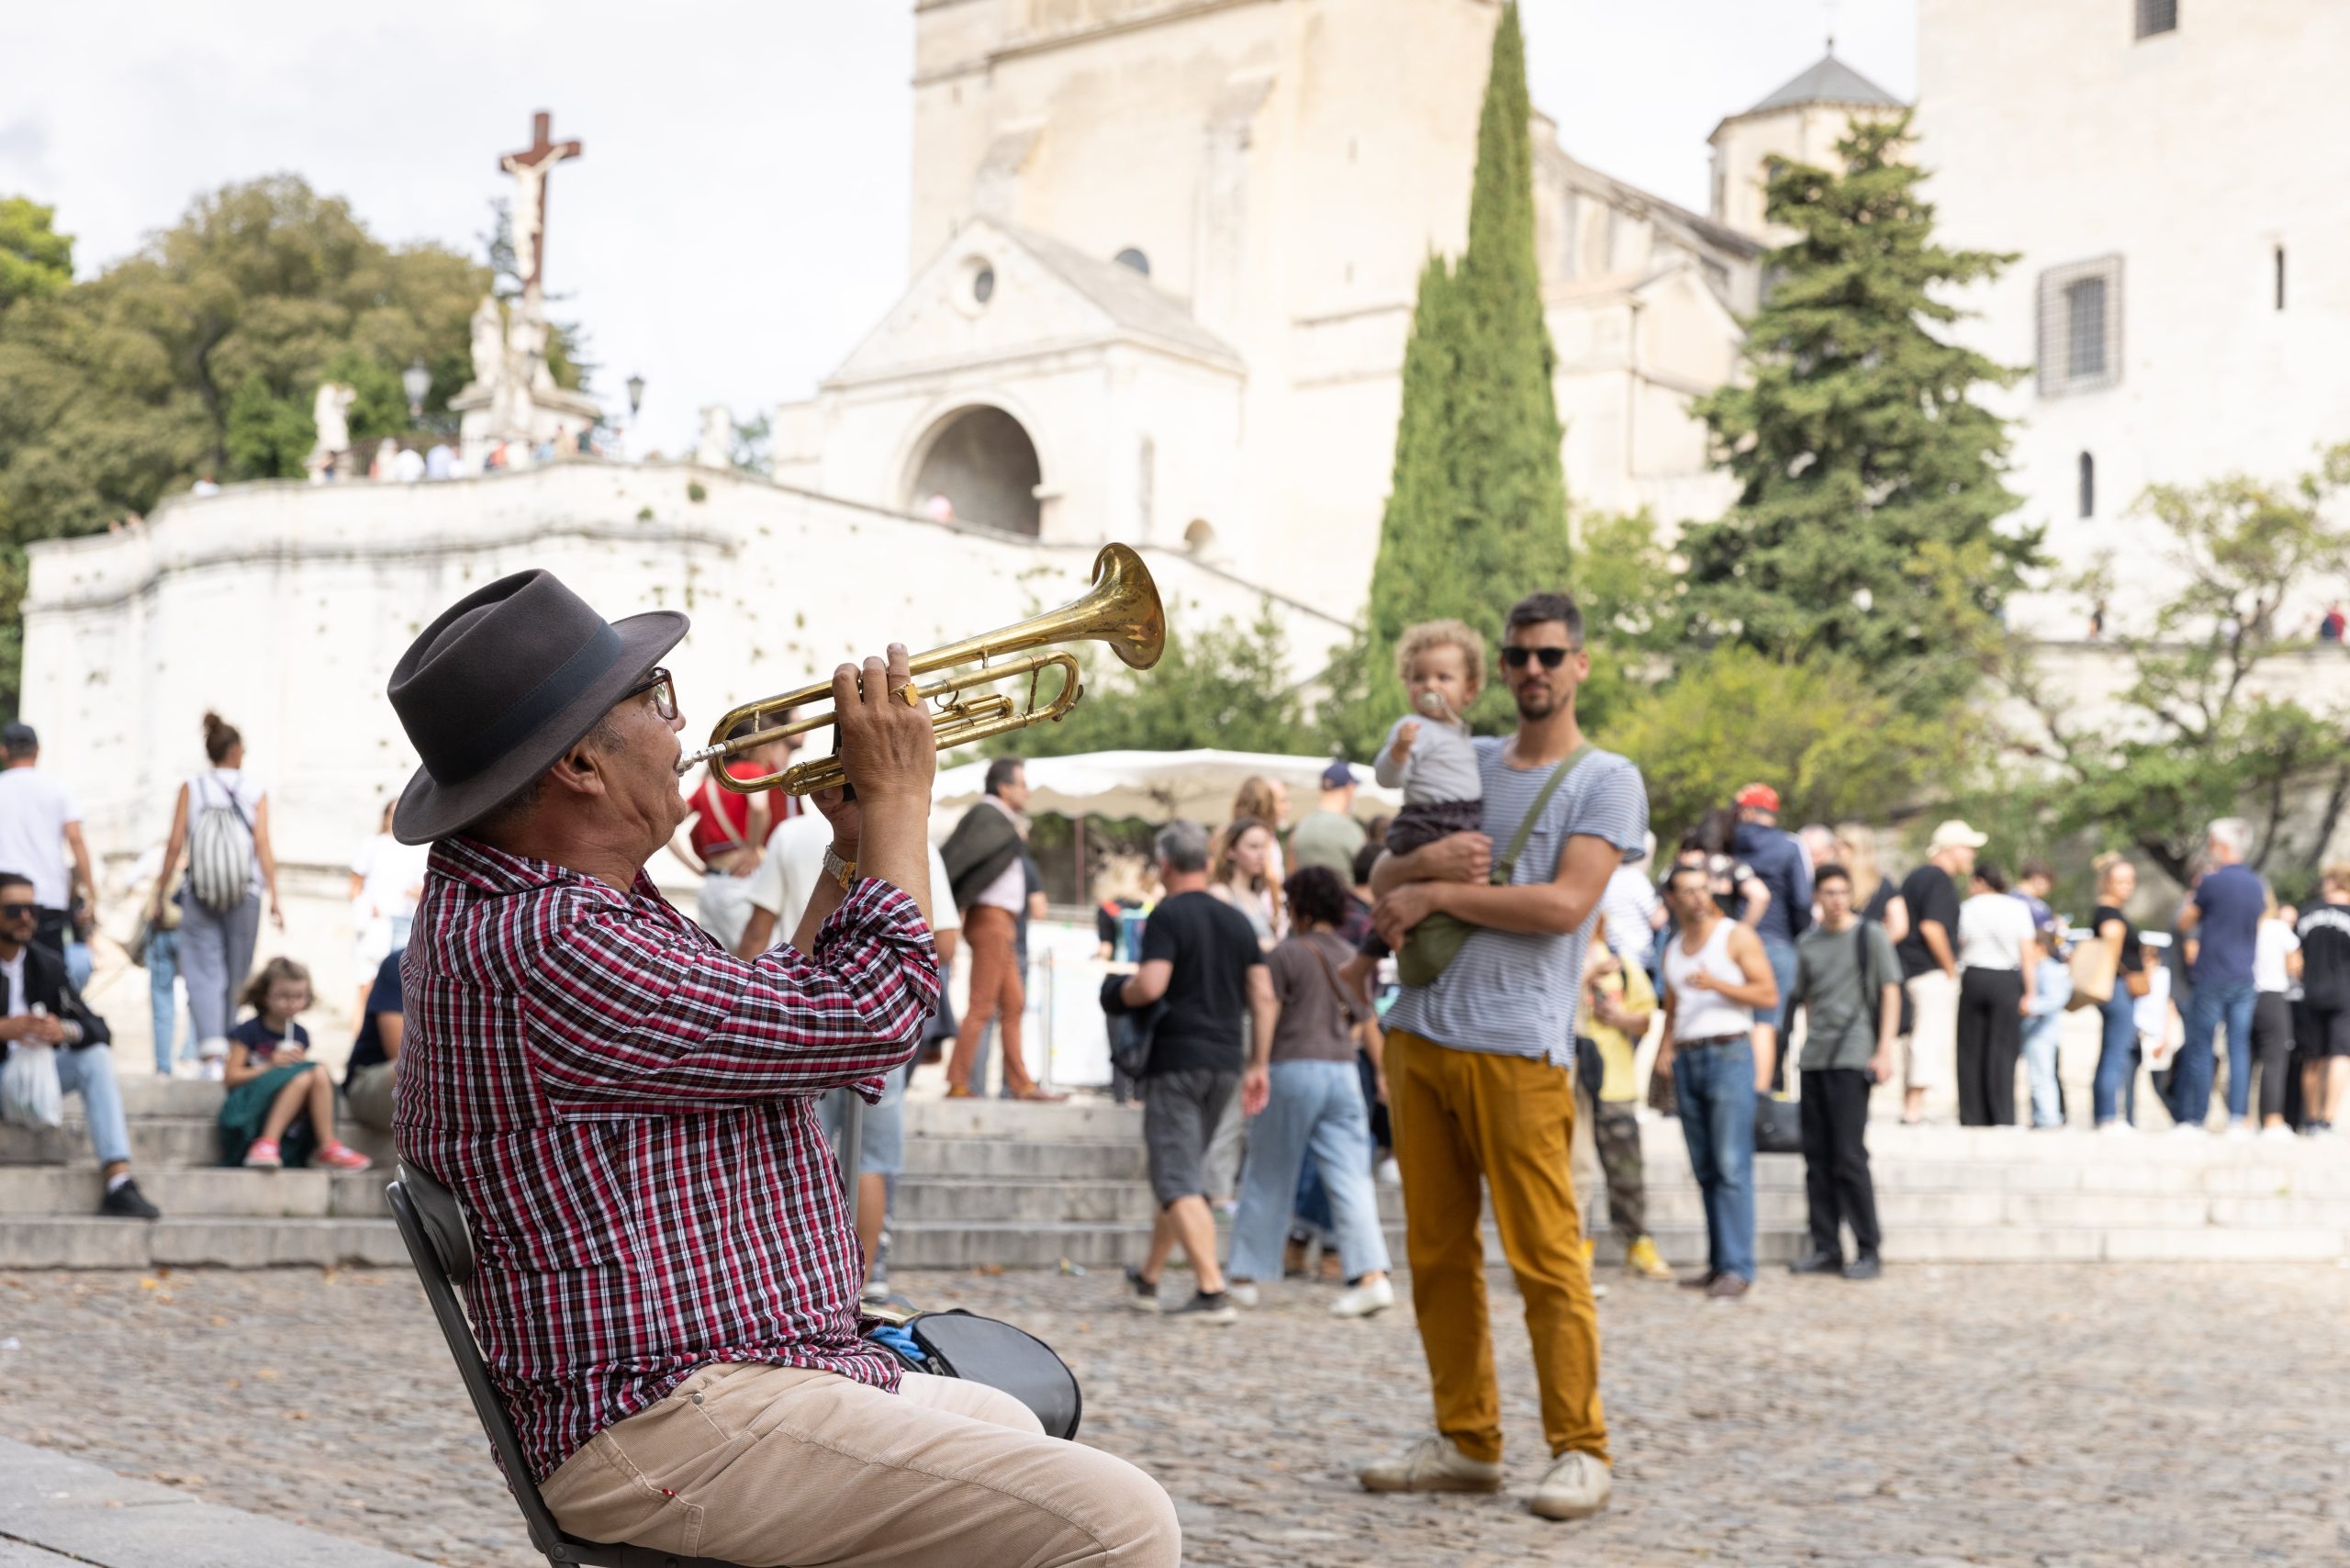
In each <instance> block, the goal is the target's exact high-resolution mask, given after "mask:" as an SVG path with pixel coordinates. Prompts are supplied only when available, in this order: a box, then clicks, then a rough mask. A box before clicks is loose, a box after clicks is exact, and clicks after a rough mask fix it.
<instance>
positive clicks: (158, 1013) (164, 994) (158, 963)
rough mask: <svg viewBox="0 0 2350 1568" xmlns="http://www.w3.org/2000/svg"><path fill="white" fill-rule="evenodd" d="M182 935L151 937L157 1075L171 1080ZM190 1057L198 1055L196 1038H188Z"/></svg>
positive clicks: (149, 957)
mask: <svg viewBox="0 0 2350 1568" xmlns="http://www.w3.org/2000/svg"><path fill="white" fill-rule="evenodd" d="M179 979H180V934H179V933H178V932H176V931H162V930H155V931H150V932H149V933H148V934H147V995H148V1000H149V1001H150V1002H151V1003H152V1005H153V1007H154V1013H155V1075H156V1076H157V1077H158V1078H169V1077H171V1075H172V1062H173V1058H174V1056H175V1055H177V1054H178V1053H177V1052H175V1051H174V1049H173V1047H175V1046H177V1045H178V1043H179V1012H180V993H179ZM187 1043H188V1048H187V1052H186V1054H187V1055H189V1056H191V1057H192V1056H194V1055H195V1054H196V1036H195V1035H194V1034H193V1033H190V1034H189V1036H188V1041H187Z"/></svg>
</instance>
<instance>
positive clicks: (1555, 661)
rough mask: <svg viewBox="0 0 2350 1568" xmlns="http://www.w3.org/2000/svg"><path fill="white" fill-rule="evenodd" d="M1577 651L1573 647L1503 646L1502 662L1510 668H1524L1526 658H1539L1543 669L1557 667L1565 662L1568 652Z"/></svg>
mask: <svg viewBox="0 0 2350 1568" xmlns="http://www.w3.org/2000/svg"><path fill="white" fill-rule="evenodd" d="M1577 651H1578V650H1576V649H1573V648H1504V649H1503V650H1502V663H1504V664H1505V665H1507V666H1509V667H1510V668H1512V669H1524V668H1525V667H1526V664H1527V660H1528V659H1540V660H1541V661H1542V667H1543V668H1544V669H1557V668H1558V667H1559V666H1561V665H1562V664H1565V663H1566V662H1567V655H1569V654H1572V653H1575V652H1577Z"/></svg>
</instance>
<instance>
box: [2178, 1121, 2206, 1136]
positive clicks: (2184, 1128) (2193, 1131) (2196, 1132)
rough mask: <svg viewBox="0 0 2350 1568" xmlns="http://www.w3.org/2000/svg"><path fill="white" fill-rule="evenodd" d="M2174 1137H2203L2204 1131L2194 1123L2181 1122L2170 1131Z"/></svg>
mask: <svg viewBox="0 0 2350 1568" xmlns="http://www.w3.org/2000/svg"><path fill="white" fill-rule="evenodd" d="M2170 1133H2171V1137H2202V1136H2203V1129H2202V1128H2201V1127H2199V1126H2196V1125H2195V1124H2194V1123H2193V1122H2181V1123H2179V1124H2178V1125H2177V1126H2174V1127H2173V1128H2171V1130H2170Z"/></svg>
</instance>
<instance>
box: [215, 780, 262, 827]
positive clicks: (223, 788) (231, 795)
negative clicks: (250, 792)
mask: <svg viewBox="0 0 2350 1568" xmlns="http://www.w3.org/2000/svg"><path fill="white" fill-rule="evenodd" d="M212 787H213V788H214V789H216V790H219V791H220V794H221V797H222V799H224V800H226V801H228V802H229V810H230V811H232V812H236V813H237V820H238V821H239V822H241V823H244V824H245V836H246V837H247V838H252V839H258V838H259V836H260V835H259V834H256V833H254V832H253V824H252V818H250V817H248V816H246V815H245V806H244V802H243V801H240V800H238V799H237V792H236V791H235V790H231V789H229V786H227V785H226V784H223V783H221V782H220V770H219V769H218V768H217V767H216V768H214V769H213V770H212Z"/></svg>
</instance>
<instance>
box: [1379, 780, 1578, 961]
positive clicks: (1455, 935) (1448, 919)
mask: <svg viewBox="0 0 2350 1568" xmlns="http://www.w3.org/2000/svg"><path fill="white" fill-rule="evenodd" d="M1590 755H1591V747H1590V745H1588V744H1586V745H1579V746H1577V747H1575V749H1574V751H1573V752H1572V754H1570V755H1569V756H1565V757H1563V758H1561V760H1560V762H1559V764H1558V766H1557V767H1553V768H1552V769H1551V770H1550V778H1548V779H1547V780H1545V781H1544V783H1543V785H1542V789H1541V790H1540V792H1539V793H1538V794H1537V795H1536V796H1535V797H1534V803H1533V804H1532V805H1531V806H1529V807H1527V812H1526V816H1525V818H1524V820H1522V821H1521V822H1519V823H1518V824H1517V833H1516V835H1515V836H1513V837H1512V838H1511V839H1510V841H1509V847H1508V848H1507V849H1505V850H1504V851H1503V852H1502V857H1501V858H1500V859H1498V860H1496V861H1494V869H1493V872H1492V874H1491V875H1490V876H1488V877H1487V878H1486V880H1487V881H1488V882H1490V883H1491V884H1492V885H1493V886H1494V887H1497V888H1505V887H1507V886H1508V885H1509V881H1510V878H1511V877H1512V876H1513V875H1514V874H1515V873H1516V870H1517V857H1518V856H1519V855H1521V854H1522V853H1524V852H1525V849H1526V840H1527V837H1528V836H1529V835H1530V834H1532V833H1533V832H1534V824H1535V823H1538V822H1539V821H1541V820H1542V813H1543V812H1544V811H1545V810H1546V809H1547V808H1548V807H1549V806H1550V797H1551V796H1553V795H1555V794H1557V793H1558V792H1559V786H1560V785H1561V784H1563V783H1565V782H1566V780H1567V775H1568V774H1570V773H1572V772H1573V771H1574V770H1575V769H1576V768H1577V767H1580V766H1582V763H1583V758H1584V757H1586V756H1590ZM1476 929H1477V927H1476V926H1474V925H1472V924H1470V923H1469V922H1468V921H1465V920H1462V919H1460V918H1459V917H1457V916H1454V915H1449V914H1432V915H1429V916H1428V917H1427V919H1426V920H1423V921H1421V922H1420V923H1419V924H1417V925H1415V926H1414V927H1412V929H1411V930H1410V931H1409V932H1408V933H1406V934H1405V935H1404V946H1402V947H1401V948H1400V949H1398V950H1397V952H1396V954H1395V975H1396V978H1397V979H1399V980H1402V981H1403V982H1404V984H1405V985H1434V984H1435V983H1436V980H1437V977H1438V975H1441V974H1442V973H1444V970H1445V967H1446V966H1447V965H1449V964H1450V963H1451V962H1452V960H1453V958H1455V957H1456V956H1457V955H1458V954H1459V953H1460V947H1461V944H1463V943H1465V942H1467V941H1468V940H1469V934H1470V933H1471V932H1472V931H1474V930H1476Z"/></svg>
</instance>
